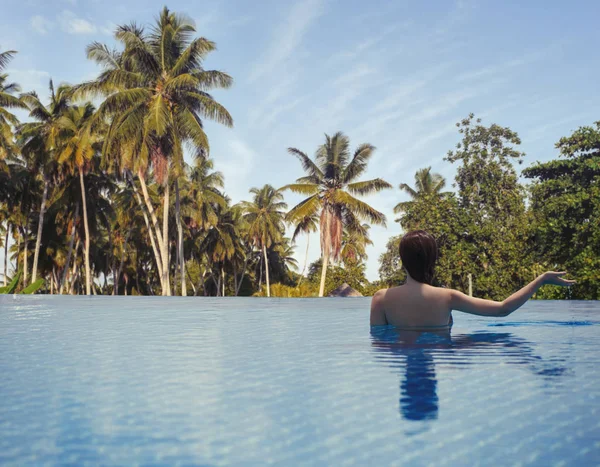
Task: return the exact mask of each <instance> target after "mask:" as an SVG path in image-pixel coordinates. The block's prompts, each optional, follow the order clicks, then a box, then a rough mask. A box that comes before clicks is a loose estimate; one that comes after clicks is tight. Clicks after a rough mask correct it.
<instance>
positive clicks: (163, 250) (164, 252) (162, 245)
mask: <svg viewBox="0 0 600 467" xmlns="http://www.w3.org/2000/svg"><path fill="white" fill-rule="evenodd" d="M138 178H139V180H140V186H141V187H142V194H143V195H144V202H145V203H146V207H147V208H148V212H149V213H150V219H151V220H152V225H153V227H154V233H155V234H156V242H157V243H158V248H157V250H158V252H159V253H160V265H159V266H158V271H159V276H160V283H161V288H162V294H163V295H167V291H169V290H170V288H171V286H170V284H169V282H168V281H165V270H166V275H167V277H168V275H169V259H168V257H167V256H168V253H169V251H168V246H167V245H166V242H167V238H166V237H164V238H163V235H161V233H160V227H159V226H158V219H157V217H156V213H155V212H154V208H153V207H152V201H151V200H150V195H149V194H148V187H147V186H146V180H145V179H144V174H143V173H142V172H141V171H140V172H139V173H138ZM165 193H166V195H167V202H168V193H169V189H168V184H167V189H166V191H165ZM166 212H167V214H168V212H169V210H168V209H167V211H166ZM167 226H168V220H167ZM163 227H164V222H163ZM148 231H149V232H150V227H149V228H148ZM158 262H159V261H158V257H157V263H158Z"/></svg>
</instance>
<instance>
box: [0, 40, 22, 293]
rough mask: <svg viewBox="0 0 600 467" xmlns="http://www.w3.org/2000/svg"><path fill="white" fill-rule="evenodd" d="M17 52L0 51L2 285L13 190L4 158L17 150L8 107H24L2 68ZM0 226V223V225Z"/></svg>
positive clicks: (5, 282)
mask: <svg viewBox="0 0 600 467" xmlns="http://www.w3.org/2000/svg"><path fill="white" fill-rule="evenodd" d="M16 53H17V52H16V51H14V50H6V51H4V52H0V211H1V213H0V214H1V216H0V220H1V222H2V223H4V222H6V227H5V228H4V234H5V236H4V285H5V286H6V285H7V274H8V258H7V256H8V242H9V238H10V230H11V221H10V212H9V211H10V210H9V205H8V201H9V200H8V198H9V197H10V194H11V192H12V191H13V190H11V188H10V185H11V183H10V181H11V177H10V171H9V166H8V165H7V164H6V162H5V161H6V160H7V159H8V158H9V157H10V156H12V155H14V154H15V153H16V152H17V148H16V145H15V143H14V135H13V129H14V128H15V127H17V125H18V124H19V120H18V119H17V117H16V116H15V115H14V114H12V113H11V112H10V111H9V110H8V109H22V108H26V107H25V104H24V103H23V101H21V99H20V98H18V97H16V96H14V94H15V93H18V92H20V91H21V88H20V87H19V85H18V84H17V83H10V82H8V74H7V73H4V69H5V68H6V66H7V65H8V63H9V62H10V61H11V60H12V58H13V57H14V55H15V54H16ZM0 227H1V225H0Z"/></svg>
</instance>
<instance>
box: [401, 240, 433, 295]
mask: <svg viewBox="0 0 600 467" xmlns="http://www.w3.org/2000/svg"><path fill="white" fill-rule="evenodd" d="M437 258H438V248H437V243H436V242H435V238H433V236H432V235H431V234H428V233H427V232H425V231H424V230H413V231H411V232H408V233H406V234H405V235H404V236H403V237H402V240H401V241H400V259H401V260H402V266H404V269H406V271H407V272H408V274H409V275H410V277H412V278H413V279H414V280H416V281H417V282H422V283H423V284H429V285H431V284H432V282H433V274H434V269H435V262H436V261H437Z"/></svg>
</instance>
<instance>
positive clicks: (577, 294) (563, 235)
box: [523, 121, 600, 300]
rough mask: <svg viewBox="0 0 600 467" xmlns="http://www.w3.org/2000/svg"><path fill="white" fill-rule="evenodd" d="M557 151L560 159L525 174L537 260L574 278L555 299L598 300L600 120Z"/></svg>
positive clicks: (561, 143)
mask: <svg viewBox="0 0 600 467" xmlns="http://www.w3.org/2000/svg"><path fill="white" fill-rule="evenodd" d="M556 147H557V149H558V150H559V153H560V156H561V158H560V159H556V160H552V161H549V162H544V163H540V162H538V163H536V164H535V165H533V166H532V167H530V168H528V169H525V170H524V171H523V175H524V176H525V177H527V178H531V179H533V180H534V183H533V184H532V186H531V212H532V215H533V217H534V219H535V231H536V239H535V240H536V241H535V255H536V260H537V262H538V263H540V264H541V265H544V266H548V267H552V268H557V269H563V270H567V271H571V272H572V273H574V274H575V276H576V279H577V284H575V285H574V286H573V287H571V290H566V291H565V290H561V291H559V292H558V294H559V295H551V297H552V298H565V296H566V295H567V294H571V295H570V296H571V297H572V298H577V299H591V300H598V299H600V121H599V122H596V123H595V126H584V127H581V128H579V129H577V130H576V131H575V132H573V134H572V135H571V136H568V137H564V138H561V139H560V141H558V143H556ZM543 292H545V293H546V294H548V293H553V292H552V291H548V292H546V291H543ZM538 296H544V295H542V294H538Z"/></svg>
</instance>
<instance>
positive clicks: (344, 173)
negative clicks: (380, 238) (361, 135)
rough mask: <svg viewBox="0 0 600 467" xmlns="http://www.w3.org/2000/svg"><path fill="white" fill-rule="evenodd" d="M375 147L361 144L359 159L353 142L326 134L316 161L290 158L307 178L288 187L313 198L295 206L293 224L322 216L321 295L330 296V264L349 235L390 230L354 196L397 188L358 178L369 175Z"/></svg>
mask: <svg viewBox="0 0 600 467" xmlns="http://www.w3.org/2000/svg"><path fill="white" fill-rule="evenodd" d="M374 150H375V147H374V146H371V145H370V144H361V145H360V146H359V147H358V148H357V149H356V151H354V155H352V156H351V153H350V141H349V139H348V137H347V136H345V135H344V134H343V133H341V132H338V133H336V134H335V135H333V136H331V137H330V136H328V135H325V144H323V145H321V146H319V148H318V149H317V152H316V154H315V159H314V161H313V160H311V159H310V158H309V157H308V156H307V155H306V154H305V153H303V152H302V151H300V150H298V149H295V148H289V150H288V151H289V152H290V154H293V155H295V156H296V157H298V159H300V162H301V163H302V167H303V168H304V170H305V172H306V173H307V175H306V176H304V177H301V178H299V179H298V180H296V183H293V184H290V185H286V186H285V187H284V188H283V189H289V190H291V191H293V192H295V193H300V194H303V195H308V198H306V199H304V200H303V201H301V202H300V203H299V204H297V205H296V206H294V207H293V208H292V209H291V210H290V212H289V213H288V214H287V220H288V221H289V222H292V223H294V224H298V223H299V222H301V221H302V220H303V219H305V218H307V217H311V216H315V215H320V222H319V224H320V225H319V227H320V231H321V257H322V259H323V264H322V271H321V283H320V287H319V296H320V297H322V296H323V295H324V292H325V278H326V274H327V265H328V263H329V259H330V258H332V259H333V260H334V261H335V260H337V259H338V258H339V255H340V252H341V248H342V236H343V232H344V230H347V231H348V232H352V231H356V230H360V228H361V226H362V223H363V222H364V221H367V222H371V223H373V224H377V225H385V216H384V215H383V213H381V212H379V211H377V210H376V209H374V208H373V207H371V206H370V205H368V204H367V203H365V202H364V201H361V200H359V199H358V198H356V197H354V196H353V195H367V194H370V193H375V192H378V191H381V190H383V189H385V188H391V185H390V184H389V183H388V182H386V181H384V180H382V179H380V178H375V179H372V180H367V181H357V179H358V178H359V177H360V176H361V175H363V174H364V173H365V171H366V170H367V164H368V161H369V159H370V158H371V156H372V155H373V151H374Z"/></svg>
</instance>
